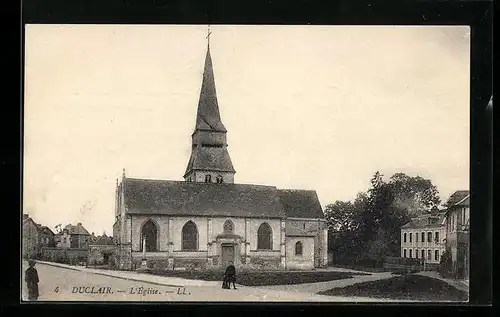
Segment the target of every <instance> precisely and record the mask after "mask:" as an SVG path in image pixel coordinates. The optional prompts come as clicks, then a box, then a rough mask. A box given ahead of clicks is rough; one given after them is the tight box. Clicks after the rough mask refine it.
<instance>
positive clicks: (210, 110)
mask: <svg viewBox="0 0 500 317" xmlns="http://www.w3.org/2000/svg"><path fill="white" fill-rule="evenodd" d="M207 37H208V38H209V37H210V32H209V33H208V36H207ZM196 129H200V130H212V131H220V132H226V128H225V127H224V125H223V124H222V121H221V118H220V112H219V104H218V101H217V91H216V89H215V78H214V70H213V66H212V57H211V56H210V42H208V45H207V55H206V57H205V68H204V70H203V81H202V83H201V91H200V99H199V102H198V113H197V116H196Z"/></svg>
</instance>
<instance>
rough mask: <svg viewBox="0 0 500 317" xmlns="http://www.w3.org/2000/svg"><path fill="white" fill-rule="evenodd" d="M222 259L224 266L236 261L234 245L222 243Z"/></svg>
mask: <svg viewBox="0 0 500 317" xmlns="http://www.w3.org/2000/svg"><path fill="white" fill-rule="evenodd" d="M221 258H222V261H221V264H222V265H223V266H227V265H228V264H229V262H233V263H234V246H233V245H222V256H221Z"/></svg>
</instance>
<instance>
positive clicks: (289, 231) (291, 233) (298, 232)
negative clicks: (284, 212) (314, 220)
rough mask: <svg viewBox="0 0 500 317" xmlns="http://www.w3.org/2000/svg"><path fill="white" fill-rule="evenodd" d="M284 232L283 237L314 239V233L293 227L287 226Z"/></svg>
mask: <svg viewBox="0 0 500 317" xmlns="http://www.w3.org/2000/svg"><path fill="white" fill-rule="evenodd" d="M285 230H286V231H285V235H286V236H288V237H314V233H312V232H307V231H304V230H302V229H299V228H295V227H293V226H287V227H286V229H285Z"/></svg>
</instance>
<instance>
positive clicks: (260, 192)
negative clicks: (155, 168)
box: [124, 178, 284, 218]
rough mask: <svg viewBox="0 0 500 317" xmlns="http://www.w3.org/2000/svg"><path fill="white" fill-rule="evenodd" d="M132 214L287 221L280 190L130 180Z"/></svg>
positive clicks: (126, 182)
mask: <svg viewBox="0 0 500 317" xmlns="http://www.w3.org/2000/svg"><path fill="white" fill-rule="evenodd" d="M124 190H125V205H126V207H127V208H128V212H129V213H154V214H170V215H192V216H194V215H200V216H236V217H238V216H239V217H269V218H283V217H284V213H283V211H282V209H281V208H280V207H281V206H280V204H279V200H278V199H279V197H278V191H277V189H276V187H271V186H261V185H245V184H229V183H223V184H216V183H199V182H184V181H168V180H149V179H134V178H126V179H125V180H124Z"/></svg>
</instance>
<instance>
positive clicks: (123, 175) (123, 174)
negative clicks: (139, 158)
mask: <svg viewBox="0 0 500 317" xmlns="http://www.w3.org/2000/svg"><path fill="white" fill-rule="evenodd" d="M122 177H123V178H125V169H123V173H122Z"/></svg>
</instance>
